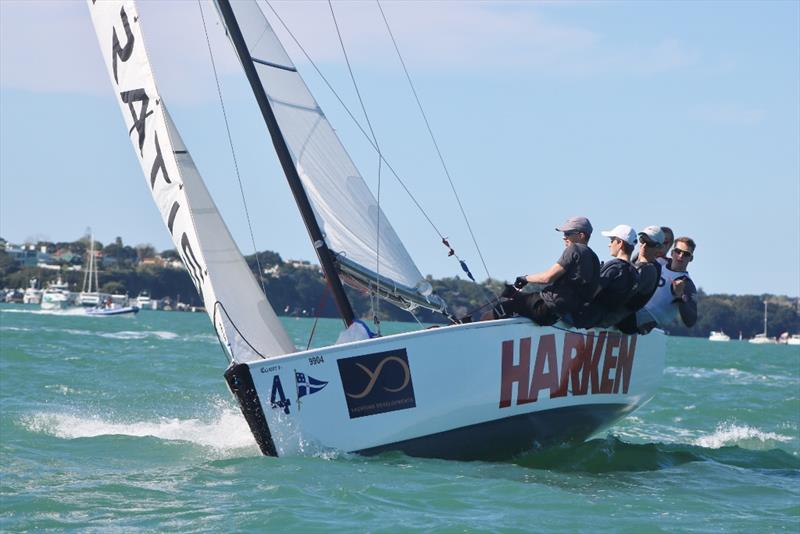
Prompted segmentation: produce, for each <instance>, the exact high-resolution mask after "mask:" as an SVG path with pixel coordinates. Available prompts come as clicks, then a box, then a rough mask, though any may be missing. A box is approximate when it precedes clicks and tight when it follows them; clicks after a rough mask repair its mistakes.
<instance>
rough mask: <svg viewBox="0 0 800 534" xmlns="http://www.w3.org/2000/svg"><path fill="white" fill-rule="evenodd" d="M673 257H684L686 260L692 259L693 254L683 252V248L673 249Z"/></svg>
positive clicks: (686, 251)
mask: <svg viewBox="0 0 800 534" xmlns="http://www.w3.org/2000/svg"><path fill="white" fill-rule="evenodd" d="M672 255H673V256H676V255H677V256H683V257H684V258H691V257H692V256H693V254H692V253H691V252H689V251H688V250H683V249H682V248H673V249H672Z"/></svg>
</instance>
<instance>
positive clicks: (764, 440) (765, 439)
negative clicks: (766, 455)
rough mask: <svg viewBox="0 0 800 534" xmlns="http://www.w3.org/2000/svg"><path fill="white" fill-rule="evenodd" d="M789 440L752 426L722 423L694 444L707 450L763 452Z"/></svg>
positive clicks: (789, 439) (786, 437)
mask: <svg viewBox="0 0 800 534" xmlns="http://www.w3.org/2000/svg"><path fill="white" fill-rule="evenodd" d="M791 440H792V438H791V437H790V436H784V435H781V434H777V433H775V432H764V431H762V430H759V429H758V428H755V427H752V426H747V425H737V424H734V423H723V424H720V425H717V428H716V429H715V430H714V432H712V433H711V434H709V435H706V436H701V437H699V438H697V439H696V440H694V444H695V445H698V446H700V447H706V448H709V449H719V448H721V447H728V446H734V445H735V446H738V447H742V448H745V449H762V450H763V449H773V448H776V447H777V446H778V443H785V442H788V441H791Z"/></svg>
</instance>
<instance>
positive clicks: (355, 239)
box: [216, 0, 444, 310]
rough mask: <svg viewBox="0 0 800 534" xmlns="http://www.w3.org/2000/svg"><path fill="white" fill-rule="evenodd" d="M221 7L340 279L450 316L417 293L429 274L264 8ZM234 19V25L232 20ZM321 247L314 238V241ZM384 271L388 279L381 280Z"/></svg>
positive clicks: (251, 4) (224, 3)
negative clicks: (421, 267) (412, 253)
mask: <svg viewBox="0 0 800 534" xmlns="http://www.w3.org/2000/svg"><path fill="white" fill-rule="evenodd" d="M216 3H217V6H218V8H219V11H220V13H221V14H222V18H223V22H224V23H225V24H226V26H229V25H231V24H233V25H236V27H237V31H235V32H234V31H230V30H231V28H230V27H228V30H229V31H228V35H229V37H231V40H232V41H234V42H233V44H234V47H235V48H236V49H237V52H239V55H240V59H241V61H242V64H243V65H244V64H245V63H246V62H247V61H246V60H247V59H248V58H249V59H250V60H251V65H249V66H247V65H244V66H245V71H248V70H249V71H250V72H248V78H252V77H253V76H254V75H255V77H257V80H255V84H258V85H257V86H256V85H255V84H254V80H252V79H251V85H253V90H254V92H256V94H258V93H260V92H263V95H264V97H265V100H266V102H267V104H268V105H269V107H270V115H272V116H273V117H274V120H275V122H276V125H275V127H276V128H277V133H273V132H272V130H271V133H272V135H273V142H275V138H274V136H275V135H278V136H279V137H280V140H279V141H278V142H277V143H278V145H276V147H278V146H279V145H281V144H285V147H286V150H287V152H288V154H289V156H290V158H291V165H292V166H293V169H288V170H287V169H286V167H284V171H285V172H286V173H287V178H288V179H289V181H290V184H291V182H292V180H293V179H294V175H296V177H297V179H299V182H300V186H301V187H302V189H303V197H305V198H307V200H308V203H309V204H310V209H311V211H312V213H313V218H314V223H315V225H316V226H318V227H319V229H320V231H321V234H322V237H323V239H324V243H325V245H326V247H327V248H328V249H330V251H332V252H333V253H334V254H335V255H336V257H335V262H336V273H335V274H336V275H338V276H339V277H340V278H342V280H343V281H344V282H346V283H348V284H349V282H350V281H353V280H354V279H355V280H354V281H355V282H356V283H355V284H350V285H355V286H356V287H358V288H359V289H365V288H366V290H373V289H374V290H375V293H377V294H378V295H379V296H385V294H386V293H391V294H394V293H396V291H395V289H394V288H395V287H403V288H408V289H409V290H408V291H407V292H405V293H406V295H405V297H404V301H407V300H408V299H411V300H413V301H414V304H413V305H405V304H404V305H403V307H406V308H408V307H414V306H425V307H428V308H432V309H436V310H443V307H444V303H443V302H442V301H441V300H439V299H431V298H429V296H428V295H423V294H421V293H419V294H417V293H415V291H416V290H415V289H414V288H416V287H418V286H420V284H421V283H422V282H424V279H423V277H422V274H421V273H420V271H419V269H418V268H417V266H416V264H415V263H414V261H413V259H412V258H411V256H410V255H409V253H408V251H407V250H406V248H405V246H404V245H403V243H402V241H401V240H400V238H399V236H398V235H397V233H396V232H395V230H394V228H393V227H392V225H391V224H390V222H389V220H388V219H387V218H386V216H385V214H384V213H383V210H382V209H381V207H380V206H379V205H378V202H377V200H376V199H375V196H374V195H373V194H372V191H371V190H370V189H369V187H368V186H367V184H366V182H365V181H364V178H363V177H362V176H361V174H360V172H359V171H358V169H357V168H356V166H355V164H354V163H353V161H352V160H351V158H350V156H349V155H348V153H347V151H346V150H345V148H344V146H343V144H342V142H341V141H340V139H339V137H338V135H337V134H336V132H335V130H334V129H333V127H332V126H331V124H330V122H329V121H328V119H327V118H326V116H325V114H324V112H323V111H322V110H321V108H320V107H319V104H318V103H317V101H316V99H315V98H314V96H313V95H312V94H311V92H310V90H309V88H308V86H307V85H306V83H305V82H304V81H303V79H302V77H301V76H300V74H299V73H298V72H297V70H296V67H295V65H294V63H293V62H292V61H291V59H290V58H289V55H288V53H287V52H286V50H285V49H284V48H283V45H282V44H281V43H280V40H279V39H278V37H277V35H276V34H275V32H274V30H273V28H272V27H271V26H270V24H269V22H268V21H267V19H266V17H265V16H264V14H263V13H262V11H261V8H260V7H259V6H258V4H257V3H256V2H255V1H252V0H251V1H240V2H229V1H228V0H216ZM226 17H230V18H231V19H232V20H228V21H226ZM234 35H237V36H238V35H240V36H241V39H242V40H243V41H244V48H246V51H247V54H245V55H242V54H241V52H240V50H239V49H240V48H242V45H237V43H236V42H235V40H234ZM237 39H238V37H237ZM253 72H254V73H255V74H254V75H253ZM257 98H258V96H257ZM279 151H280V148H279ZM282 164H283V162H282ZM316 240H317V238H314V237H313V236H312V241H316ZM345 263H346V264H347V266H345ZM346 267H347V268H346ZM345 271H346V272H345ZM378 272H380V276H377V274H375V273H378ZM329 274H330V273H328V272H327V271H326V275H329ZM423 285H424V284H423ZM376 286H378V287H376ZM389 300H391V301H392V302H395V303H397V302H396V301H395V300H394V299H389ZM433 300H436V301H437V303H436V304H433V303H432V301H433Z"/></svg>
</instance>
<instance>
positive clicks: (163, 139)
mask: <svg viewBox="0 0 800 534" xmlns="http://www.w3.org/2000/svg"><path fill="white" fill-rule="evenodd" d="M87 1H88V4H89V10H90V12H91V14H92V21H93V23H94V27H95V32H96V33H97V37H98V39H99V41H100V49H101V50H102V52H103V57H104V59H105V62H106V66H107V67H108V71H109V74H110V75H111V82H112V84H113V85H114V88H115V94H116V95H117V99H118V101H119V105H120V108H121V109H122V114H123V117H124V118H125V124H126V126H127V128H128V132H129V134H130V137H131V141H132V143H133V148H134V151H135V152H136V156H137V157H138V159H139V162H140V164H141V165H142V170H143V171H144V175H145V179H146V181H147V185H148V187H149V188H150V191H151V193H152V195H153V200H154V201H155V203H156V206H157V207H158V210H159V211H160V212H161V217H162V218H163V220H164V222H165V223H166V225H167V228H168V229H169V232H170V235H171V236H172V241H173V243H174V244H175V247H176V249H177V251H178V253H179V255H180V257H181V259H182V260H183V263H184V265H185V266H186V270H187V271H188V272H189V275H190V276H191V278H192V281H193V282H194V285H195V287H196V288H197V291H198V293H199V294H200V296H201V297H202V299H203V303H204V304H205V307H206V311H207V312H208V314H209V316H210V317H211V320H212V322H213V324H214V328H215V330H216V332H217V335H218V337H219V339H220V341H221V342H222V344H223V345H224V346H225V348H226V350H227V351H228V353H229V355H230V356H231V358H232V359H233V360H234V361H237V362H244V361H252V360H255V359H259V358H265V357H269V356H276V355H279V354H286V353H290V352H294V351H295V347H294V345H293V344H292V342H291V340H290V339H289V336H288V335H287V333H286V331H285V330H284V328H283V326H282V325H281V323H280V320H279V319H278V317H277V316H276V315H275V312H274V310H273V309H272V307H271V306H270V304H269V302H268V301H267V299H266V297H265V296H264V294H263V293H262V291H261V289H260V288H259V286H258V284H257V283H256V281H255V279H254V278H253V275H252V273H251V272H250V269H249V268H248V266H247V263H246V262H245V260H244V258H243V257H242V255H241V253H240V252H239V249H238V247H237V246H236V243H235V241H234V240H233V238H232V237H231V235H230V232H229V231H228V229H227V227H226V226H225V223H224V222H223V220H222V217H221V216H220V214H219V212H218V211H217V208H216V206H215V205H214V201H213V200H212V199H211V196H210V195H209V192H208V190H207V189H206V186H205V184H204V183H203V180H202V178H201V176H200V174H199V172H198V171H197V168H196V167H195V165H194V162H193V161H192V157H191V156H190V154H189V152H188V150H187V149H186V147H185V146H184V144H183V141H182V140H181V137H180V135H179V134H178V131H177V129H176V128H175V125H174V124H173V122H172V120H171V118H170V116H169V114H168V113H167V109H166V107H165V105H164V101H163V100H162V99H161V97H160V95H159V93H158V91H157V89H156V86H155V81H154V79H153V72H152V69H151V67H150V63H149V61H148V58H147V53H146V50H145V48H144V42H143V39H142V32H141V29H140V26H139V16H138V13H137V10H136V6H135V4H134V2H133V1H132V0H113V1H105V0H104V1H102V2H96V0H87Z"/></svg>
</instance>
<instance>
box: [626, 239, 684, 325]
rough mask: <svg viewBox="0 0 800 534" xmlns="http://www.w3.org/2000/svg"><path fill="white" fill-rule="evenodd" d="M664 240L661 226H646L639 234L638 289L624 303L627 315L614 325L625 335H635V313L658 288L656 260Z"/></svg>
mask: <svg viewBox="0 0 800 534" xmlns="http://www.w3.org/2000/svg"><path fill="white" fill-rule="evenodd" d="M666 239H667V237H666V235H665V233H664V227H663V226H662V227H659V226H647V227H646V228H645V229H644V230H642V231H641V232H639V251H638V253H639V257H638V261H637V262H635V267H636V270H637V271H638V272H639V287H638V288H637V290H636V293H635V294H634V295H633V296H632V297H631V298H630V299H629V300H628V302H626V303H625V308H626V309H627V311H628V313H627V315H626V316H625V317H623V318H622V319H621V320H620V321H619V322H618V323H617V325H616V326H617V328H619V329H620V330H621V331H622V332H624V333H625V334H635V333H637V332H638V331H639V329H638V327H637V325H636V312H637V311H639V310H640V309H642V308H643V307H644V305H645V304H647V303H648V302H649V301H650V299H651V298H652V296H653V293H655V291H656V289H657V288H658V282H659V280H660V279H661V264H660V263H659V262H658V261H657V259H658V258H659V257H661V254H662V251H663V250H664V248H665V246H664V243H665V241H666ZM670 244H671V241H670Z"/></svg>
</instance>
